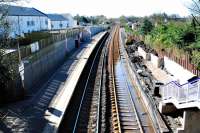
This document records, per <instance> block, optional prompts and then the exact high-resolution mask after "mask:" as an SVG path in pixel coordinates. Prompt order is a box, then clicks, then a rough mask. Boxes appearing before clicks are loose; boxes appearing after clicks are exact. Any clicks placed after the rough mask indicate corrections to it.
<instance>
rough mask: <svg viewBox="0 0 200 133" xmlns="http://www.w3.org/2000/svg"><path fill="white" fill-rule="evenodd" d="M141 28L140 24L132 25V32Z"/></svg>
mask: <svg viewBox="0 0 200 133" xmlns="http://www.w3.org/2000/svg"><path fill="white" fill-rule="evenodd" d="M139 27H140V23H139V22H135V23H133V24H132V26H131V28H132V30H138V29H139Z"/></svg>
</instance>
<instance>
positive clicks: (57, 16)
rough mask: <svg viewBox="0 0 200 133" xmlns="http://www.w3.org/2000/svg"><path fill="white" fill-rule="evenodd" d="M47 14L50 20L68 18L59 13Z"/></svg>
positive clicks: (64, 19)
mask: <svg viewBox="0 0 200 133" xmlns="http://www.w3.org/2000/svg"><path fill="white" fill-rule="evenodd" d="M47 16H48V18H49V19H50V20H51V21H66V20H68V19H66V18H65V17H63V16H62V15H60V14H47Z"/></svg>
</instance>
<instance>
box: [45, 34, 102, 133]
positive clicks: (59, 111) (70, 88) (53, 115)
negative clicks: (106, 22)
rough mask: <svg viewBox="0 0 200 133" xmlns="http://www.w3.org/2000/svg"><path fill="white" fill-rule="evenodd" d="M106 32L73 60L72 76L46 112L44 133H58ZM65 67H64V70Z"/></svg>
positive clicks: (98, 36) (96, 37)
mask: <svg viewBox="0 0 200 133" xmlns="http://www.w3.org/2000/svg"><path fill="white" fill-rule="evenodd" d="M105 33H106V32H103V33H101V34H98V35H97V36H95V39H94V40H93V41H92V42H91V43H90V44H88V45H87V46H86V47H85V48H84V49H83V50H82V51H80V55H78V56H77V57H75V58H72V59H73V60H74V62H75V64H74V65H73V66H72V68H71V70H70V75H69V77H68V78H67V79H66V81H65V83H64V85H63V87H62V88H60V90H59V93H58V94H56V95H55V96H54V98H53V100H52V102H51V104H50V106H49V108H50V109H51V110H46V111H45V119H46V120H48V123H47V124H46V126H45V128H44V131H43V132H44V133H50V132H56V131H57V129H58V127H59V125H60V123H61V121H62V119H63V116H64V112H65V110H66V108H67V106H68V104H69V102H70V99H71V97H72V95H73V92H74V90H75V87H76V84H77V83H78V80H79V77H80V75H81V73H82V71H83V69H84V67H85V65H86V63H87V61H88V59H89V57H90V55H91V53H92V51H93V50H94V48H95V46H96V44H97V43H98V42H99V40H100V39H101V38H102V37H103V36H104V35H105ZM64 68H65V65H64V66H63V69H64ZM61 69H62V68H61Z"/></svg>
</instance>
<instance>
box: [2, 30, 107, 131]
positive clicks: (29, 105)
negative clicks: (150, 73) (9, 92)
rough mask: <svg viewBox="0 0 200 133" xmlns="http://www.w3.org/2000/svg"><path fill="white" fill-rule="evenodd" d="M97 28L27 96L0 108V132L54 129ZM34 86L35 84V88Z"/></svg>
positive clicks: (91, 49) (85, 58)
mask: <svg viewBox="0 0 200 133" xmlns="http://www.w3.org/2000/svg"><path fill="white" fill-rule="evenodd" d="M105 34H106V32H101V33H99V34H97V35H95V36H94V37H92V41H91V42H89V43H86V44H83V45H81V47H80V48H79V49H77V50H76V51H75V52H73V54H72V55H70V56H68V58H67V59H66V61H65V62H64V63H63V65H62V66H61V67H60V68H58V69H57V70H56V72H55V73H54V74H53V75H52V76H51V77H50V78H49V80H48V81H47V82H46V83H45V84H44V85H43V86H41V87H39V91H38V92H37V93H36V94H34V95H33V96H31V98H29V99H27V100H24V101H21V102H17V103H14V104H10V105H8V106H6V107H4V108H1V109H0V113H3V114H6V115H5V118H4V119H3V121H2V122H1V123H0V132H1V131H2V132H34V133H35V132H48V133H52V132H57V130H58V127H59V125H60V123H61V121H62V118H63V116H64V112H65V110H66V108H67V106H68V104H69V102H70V99H71V97H72V95H73V92H74V90H75V87H76V84H77V82H78V80H79V77H80V75H81V73H82V71H83V69H84V66H85V65H86V63H87V60H88V58H89V56H90V55H91V53H92V51H93V50H94V48H95V46H96V45H97V43H98V42H99V40H100V39H101V38H102V37H103V36H104V35H105ZM37 89H38V88H37Z"/></svg>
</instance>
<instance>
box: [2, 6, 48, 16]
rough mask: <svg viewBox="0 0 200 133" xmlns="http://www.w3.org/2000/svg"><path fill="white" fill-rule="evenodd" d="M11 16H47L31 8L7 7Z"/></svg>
mask: <svg viewBox="0 0 200 133" xmlns="http://www.w3.org/2000/svg"><path fill="white" fill-rule="evenodd" d="M5 8H6V9H8V15H9V16H46V14H44V13H43V12H41V11H39V10H37V9H35V8H29V7H20V6H11V5H6V7H5Z"/></svg>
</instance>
